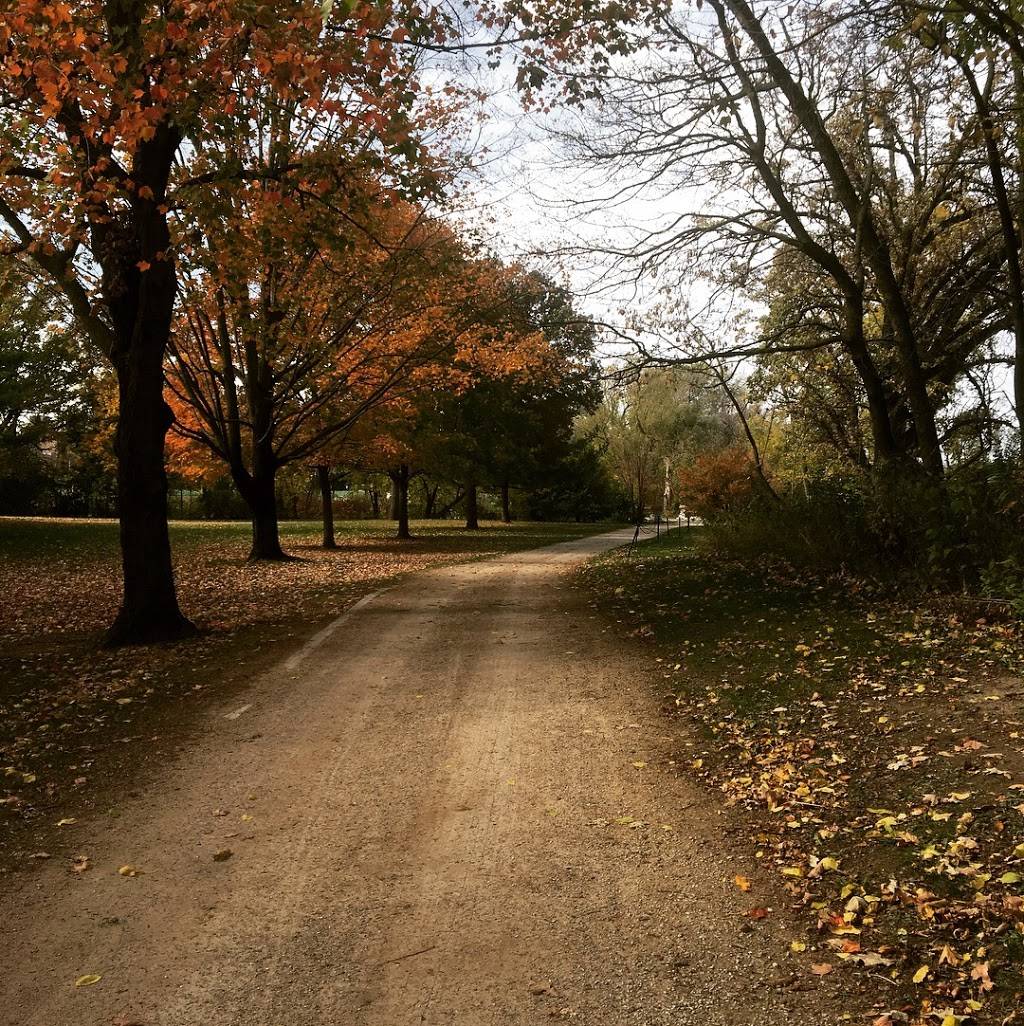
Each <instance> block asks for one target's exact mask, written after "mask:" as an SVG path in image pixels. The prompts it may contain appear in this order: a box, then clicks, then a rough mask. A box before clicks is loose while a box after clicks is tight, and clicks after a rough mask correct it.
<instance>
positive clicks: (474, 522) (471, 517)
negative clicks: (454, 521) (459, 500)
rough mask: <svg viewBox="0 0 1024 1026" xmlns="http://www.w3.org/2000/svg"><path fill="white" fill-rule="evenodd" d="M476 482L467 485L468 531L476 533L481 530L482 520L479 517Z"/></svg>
mask: <svg viewBox="0 0 1024 1026" xmlns="http://www.w3.org/2000/svg"><path fill="white" fill-rule="evenodd" d="M476 498H477V497H476V482H475V481H470V482H467V484H466V530H468V531H476V530H478V529H479V528H480V520H479V518H478V515H477V502H476Z"/></svg>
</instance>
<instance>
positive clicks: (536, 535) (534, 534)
mask: <svg viewBox="0 0 1024 1026" xmlns="http://www.w3.org/2000/svg"><path fill="white" fill-rule="evenodd" d="M410 526H411V529H412V532H413V535H414V540H413V541H412V542H411V543H407V542H399V541H398V540H397V539H394V544H395V547H396V549H398V548H400V547H403V546H407V547H415V548H418V549H419V550H423V551H429V552H451V553H452V554H453V555H467V556H472V555H494V554H498V553H501V552H515V551H519V550H522V549H527V548H533V547H535V546H542V545H549V544H554V543H556V542H559V541H565V540H567V539H570V538H582V537H586V536H587V535H590V534H594V533H596V532H600V531H605V530H611V529H612V528H613V527H614V525H611V524H563V523H525V522H522V523H514V524H501V523H495V522H485V523H483V524H482V525H481V528H480V530H478V531H467V530H465V528H464V527H463V526H462V524H461V522H459V521H455V520H422V521H413V522H412V524H411V525H410ZM250 530H251V528H250V525H249V523H248V521H241V520H231V521H185V520H178V521H172V522H171V546H172V548H173V550H174V551H175V553H178V554H188V553H191V552H195V551H196V550H199V549H202V548H203V547H205V546H207V545H209V544H211V543H216V544H224V543H237V545H238V546H240V547H242V546H246V545H248V542H249V538H250ZM280 530H281V541H282V545H283V546H284V547H285V549H289V548H292V549H294V550H297V552H298V554H300V555H301V550H302V549H307V548H310V547H315V546H316V545H318V544H319V534H320V523H319V522H318V521H314V520H286V521H282V522H281V527H280ZM394 533H395V528H394V524H392V523H391V522H390V521H386V520H340V521H338V522H337V523H336V524H335V536H336V538H337V541H338V544H339V545H341V546H347V545H353V544H360V543H362V542H365V541H366V540H370V539H372V540H374V541H375V542H377V543H380V542H385V543H386V542H387V541H388V540H389V539H392V538H393V536H394ZM117 547H118V539H117V523H116V521H113V520H71V519H59V520H58V519H47V518H30V517H0V560H19V561H35V560H38V559H46V558H49V557H55V558H60V559H76V560H77V559H82V558H85V559H88V558H98V559H100V558H104V557H107V556H111V555H114V554H116V552H117Z"/></svg>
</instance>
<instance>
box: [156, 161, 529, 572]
mask: <svg viewBox="0 0 1024 1026" xmlns="http://www.w3.org/2000/svg"><path fill="white" fill-rule="evenodd" d="M366 181H367V180H364V186H365V188H366V189H367V193H366V194H365V195H364V196H363V197H362V198H361V199H360V201H359V202H358V203H356V204H349V206H348V207H346V208H345V209H339V206H338V204H337V203H331V204H319V203H314V204H309V205H307V204H303V203H302V202H301V201H300V199H299V198H297V197H295V196H291V195H288V194H281V193H280V192H278V191H277V190H276V189H274V190H267V189H266V188H264V187H263V186H258V187H253V189H251V190H249V191H248V192H245V193H242V192H236V193H234V194H233V196H232V203H231V205H230V206H223V205H222V206H219V207H217V208H216V210H215V216H213V217H211V218H209V219H208V220H206V221H204V222H203V223H202V225H201V227H202V233H203V236H204V239H205V242H204V245H203V246H202V247H201V248H200V252H201V253H202V254H203V259H202V261H201V262H199V263H198V264H197V265H196V267H195V269H194V272H193V274H192V275H191V277H190V279H189V281H188V283H187V285H186V287H185V291H184V295H183V300H184V302H183V313H182V316H181V318H180V320H179V322H178V324H177V325H176V330H175V332H174V337H173V340H172V343H171V362H170V366H169V371H168V387H169V389H170V391H171V393H172V394H173V395H174V396H175V397H176V398H177V400H178V401H179V402H180V404H181V406H182V407H183V408H187V412H183V413H182V415H181V416H180V417H179V422H178V424H177V426H176V430H177V431H179V432H180V433H182V434H183V435H186V436H188V437H190V438H192V439H194V440H195V441H196V442H198V443H201V444H202V445H204V446H206V447H207V448H209V449H210V450H211V451H212V452H214V453H215V454H216V455H217V456H218V457H219V458H220V459H222V460H224V462H225V463H226V464H227V466H228V468H229V470H230V472H231V476H232V478H233V479H234V481H235V484H236V486H237V487H238V490H239V492H240V493H241V495H242V497H243V498H244V499H245V501H246V503H247V504H248V506H249V508H250V511H251V514H252V522H253V544H252V551H251V556H252V558H254V559H281V558H284V553H283V551H282V549H281V545H280V539H279V532H278V524H277V508H276V501H275V477H276V473H277V471H278V470H279V469H280V468H281V467H283V466H286V465H287V464H290V463H294V462H297V461H303V462H306V463H311V462H315V457H316V454H317V453H319V452H321V451H322V450H325V449H327V448H329V447H331V446H332V445H335V444H336V443H337V442H338V441H339V440H340V439H341V438H343V437H344V436H345V435H346V434H347V433H349V432H350V431H351V430H352V429H353V427H354V425H355V424H356V423H357V422H358V421H359V420H360V419H361V418H363V417H364V416H365V415H366V414H367V413H368V412H370V411H371V410H374V409H376V408H378V407H380V406H382V405H383V404H387V403H396V402H398V401H399V400H401V399H403V398H407V397H409V396H410V395H413V394H417V393H421V392H424V391H430V390H436V389H448V390H451V389H458V388H460V387H464V386H465V385H466V384H467V383H468V382H469V381H471V380H472V379H473V377H474V376H475V375H477V374H481V373H484V374H486V373H505V372H508V371H513V370H515V369H516V368H518V367H520V366H522V365H525V364H526V363H528V362H529V361H530V360H531V359H532V357H531V355H530V346H531V342H532V340H531V339H530V338H529V337H524V336H523V335H522V333H516V332H514V331H512V330H511V327H510V325H509V324H508V323H507V322H502V321H500V320H498V319H495V318H494V317H492V316H490V313H489V309H490V306H491V305H492V304H494V303H495V302H496V300H495V299H494V296H495V295H497V294H498V293H500V289H499V288H498V284H497V283H498V281H499V279H500V273H499V272H497V271H496V269H495V266H494V265H492V264H490V263H487V262H484V261H479V260H474V259H472V258H471V256H470V255H469V254H468V253H466V252H465V251H464V248H463V247H462V245H461V244H460V243H459V241H458V240H457V238H456V237H455V236H454V234H453V233H452V232H451V231H450V229H448V228H447V227H446V226H445V225H443V224H442V223H441V222H439V221H436V220H432V219H429V218H426V217H424V216H423V214H422V212H421V211H420V210H418V209H417V208H415V207H414V206H412V205H411V204H408V203H403V202H402V201H400V200H399V199H398V197H397V196H396V195H395V194H394V192H393V191H392V190H389V189H386V188H378V189H377V191H376V192H374V190H373V189H372V187H371V186H369V185H367V184H366ZM351 195H352V193H351V191H350V193H349V196H351Z"/></svg>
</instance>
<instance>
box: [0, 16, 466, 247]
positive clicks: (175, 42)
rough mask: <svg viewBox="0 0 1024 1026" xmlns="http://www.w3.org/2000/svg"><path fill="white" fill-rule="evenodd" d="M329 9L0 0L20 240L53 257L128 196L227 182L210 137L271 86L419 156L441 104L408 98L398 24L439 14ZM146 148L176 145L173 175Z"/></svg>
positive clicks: (244, 114)
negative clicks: (156, 169)
mask: <svg viewBox="0 0 1024 1026" xmlns="http://www.w3.org/2000/svg"><path fill="white" fill-rule="evenodd" d="M330 14H331V16H330V21H329V22H327V21H325V7H324V6H323V5H321V4H320V3H318V2H313V0H300V2H286V3H282V2H261V0H169V2H167V3H162V4H156V3H132V4H119V5H109V4H106V3H102V2H100V0H85V2H79V3H68V2H52V0H0V99H2V101H3V106H4V108H5V109H6V110H7V111H8V112H9V114H10V115H11V117H10V118H5V126H4V127H5V129H6V131H5V136H6V138H5V140H4V146H3V147H2V148H0V187H2V193H0V199H3V201H4V202H5V204H6V205H7V206H9V207H10V209H11V210H13V211H16V212H18V213H19V214H20V216H21V217H22V218H23V219H24V221H25V224H26V226H27V231H26V235H29V234H30V235H31V236H32V238H31V239H30V240H29V239H27V238H23V239H21V240H19V243H20V244H23V245H27V246H29V247H31V248H32V250H33V252H35V251H43V252H45V253H47V254H49V255H58V254H61V255H62V254H63V253H64V252H65V251H66V248H67V245H68V243H69V242H77V243H84V244H86V245H90V244H92V242H93V241H95V240H91V239H90V237H89V227H90V226H92V227H93V228H95V227H96V226H98V225H104V224H109V223H111V222H112V221H113V220H114V219H116V218H117V216H118V214H119V212H120V211H122V210H124V209H127V208H129V207H132V206H134V205H137V204H139V203H153V204H159V205H160V206H161V208H162V209H163V211H164V212H167V211H174V210H175V209H177V208H178V207H180V206H181V205H182V204H186V205H187V203H189V202H191V196H192V195H193V194H194V191H195V189H196V187H197V185H202V186H204V187H205V186H206V185H208V184H209V182H208V180H207V179H208V178H209V177H210V176H213V177H219V178H220V179H222V180H224V181H227V180H232V179H235V180H238V179H239V177H240V172H242V171H243V170H245V168H243V167H239V166H234V165H227V166H226V165H224V164H223V163H221V162H220V161H219V159H218V158H219V156H220V154H219V153H218V151H217V147H216V146H213V147H212V148H211V147H210V145H209V143H210V141H211V140H216V139H218V138H220V137H227V136H231V135H233V134H238V133H242V134H244V132H245V130H246V128H247V126H249V125H251V124H253V121H252V118H253V116H254V113H255V112H256V109H257V107H258V106H259V103H260V101H261V100H262V99H263V98H265V97H266V96H267V95H268V94H272V95H273V96H274V98H275V99H276V101H277V102H278V103H279V104H282V105H285V106H288V107H290V108H292V109H293V110H295V111H296V112H300V114H301V117H302V119H303V120H304V123H305V124H306V125H312V124H313V123H314V122H315V123H316V124H317V129H316V135H317V137H318V139H320V140H321V141H322V140H325V139H331V140H337V139H339V138H343V137H344V138H349V139H358V140H359V141H360V143H361V144H362V145H363V146H371V147H372V148H373V150H374V154H375V157H376V159H377V161H378V164H379V166H380V169H381V170H382V171H383V172H385V173H386V172H388V171H389V170H391V169H393V168H395V167H397V166H399V165H401V166H402V167H403V168H404V169H407V166H408V163H409V160H410V158H413V157H414V158H415V159H416V160H418V161H419V162H420V163H422V164H424V165H426V164H427V163H428V162H429V160H428V154H427V150H426V148H425V146H424V145H423V143H422V135H421V133H420V129H421V128H422V126H423V122H424V119H427V120H429V119H435V118H436V117H437V115H438V112H437V110H436V109H429V110H428V108H427V105H426V104H420V103H419V100H418V85H419V83H418V82H417V81H416V75H415V68H414V64H413V62H412V61H411V57H410V53H409V51H408V49H407V48H405V47H403V46H402V44H401V37H402V35H403V33H405V34H407V33H409V32H410V31H411V32H415V33H416V34H417V35H418V36H419V37H421V38H422V37H425V38H432V39H440V38H444V36H445V34H446V32H447V29H446V27H445V19H444V16H443V15H442V14H441V13H440V12H439V10H438V9H435V8H432V7H430V6H428V7H426V8H423V7H420V6H419V5H416V4H411V3H408V4H407V3H403V2H401V0H398V2H393V3H384V4H376V3H375V4H341V3H339V4H335V5H333V8H331V12H330ZM183 143H184V145H182V144H183ZM148 148H154V149H160V150H166V149H167V148H170V149H171V150H177V152H178V159H177V160H176V161H175V163H174V167H173V169H172V171H171V174H170V177H169V179H168V180H166V181H165V180H163V175H156V176H155V178H153V179H152V180H151V179H150V176H148V175H147V173H146V172H147V168H148V167H149V166H150V165H152V164H153V163H154V162H153V160H150V159H149V157H148V156H147V151H148ZM156 163H160V159H159V158H158V159H157V160H156ZM310 184H311V186H312V187H315V186H316V182H315V180H314V181H312V182H311V183H310ZM159 258H160V256H159V255H150V254H146V256H145V260H144V261H143V262H145V263H149V264H151V263H152V260H153V259H159Z"/></svg>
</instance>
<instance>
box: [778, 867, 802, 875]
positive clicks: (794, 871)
mask: <svg viewBox="0 0 1024 1026" xmlns="http://www.w3.org/2000/svg"><path fill="white" fill-rule="evenodd" d="M782 875H783V876H803V875H804V871H803V870H802V869H801V868H800V867H799V866H786V867H785V869H783V870H782Z"/></svg>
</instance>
